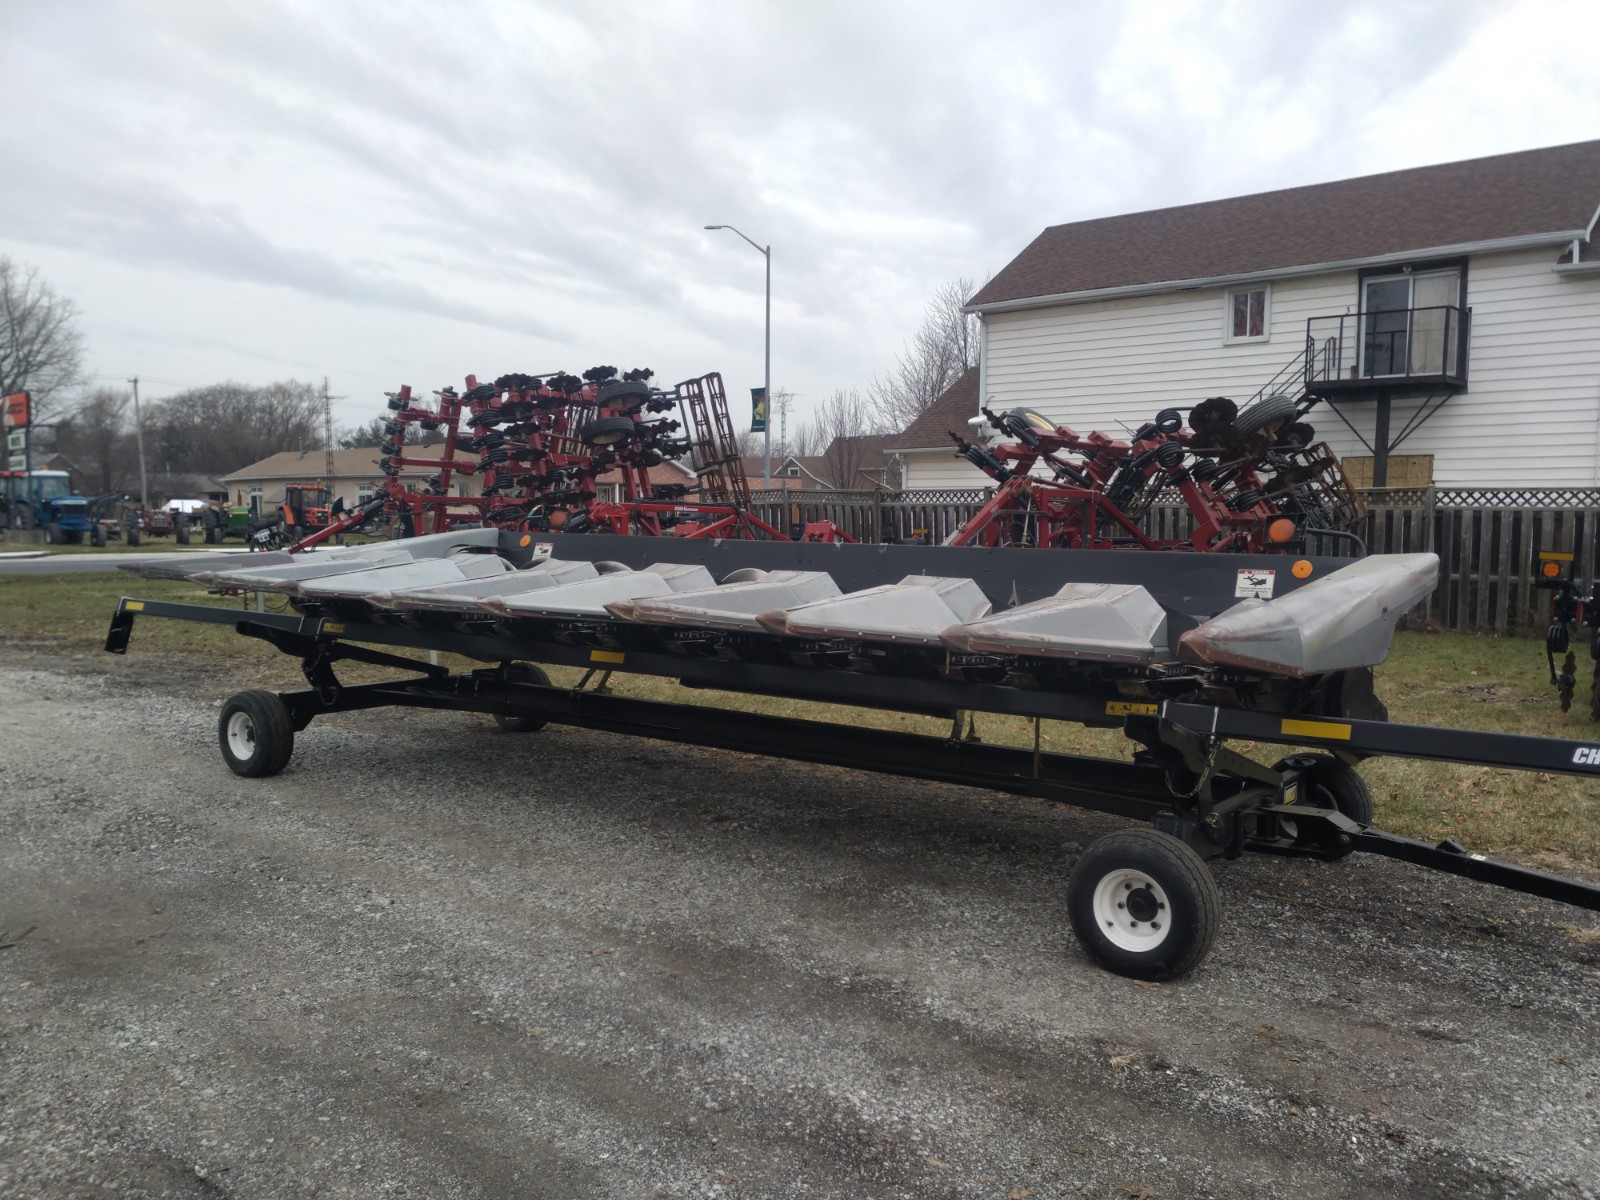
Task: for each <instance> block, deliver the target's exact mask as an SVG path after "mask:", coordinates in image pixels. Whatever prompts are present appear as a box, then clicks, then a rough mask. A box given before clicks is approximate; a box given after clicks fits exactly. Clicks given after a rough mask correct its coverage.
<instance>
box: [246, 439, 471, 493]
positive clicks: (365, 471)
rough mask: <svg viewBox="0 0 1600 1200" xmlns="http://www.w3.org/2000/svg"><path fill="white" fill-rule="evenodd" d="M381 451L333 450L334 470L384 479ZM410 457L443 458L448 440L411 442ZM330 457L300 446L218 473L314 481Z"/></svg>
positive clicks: (413, 470)
mask: <svg viewBox="0 0 1600 1200" xmlns="http://www.w3.org/2000/svg"><path fill="white" fill-rule="evenodd" d="M380 453H381V451H380V450H379V449H378V448H377V447H376V446H363V447H360V448H358V449H355V450H335V451H334V452H333V473H334V477H335V478H337V479H366V478H369V477H370V478H373V479H381V478H382V477H383V472H381V471H379V470H378V456H379V455H380ZM403 453H404V456H405V457H406V458H441V457H443V453H444V443H443V442H438V443H435V444H434V445H432V446H407V447H406V448H405V450H404V452H403ZM462 457H464V458H470V457H472V454H471V452H470V451H463V452H462ZM326 461H327V460H326V458H325V457H324V455H323V452H322V451H321V450H307V451H306V452H305V453H304V454H302V453H300V452H299V451H297V450H284V451H281V452H280V453H278V454H274V455H272V456H271V457H269V458H263V459H262V460H261V461H260V462H254V463H251V464H250V465H249V466H247V467H240V468H239V469H238V470H237V471H229V472H228V473H227V474H226V475H221V476H218V478H219V480H220V481H221V482H222V483H225V484H229V485H232V484H235V483H244V482H247V481H248V480H252V479H301V478H303V479H305V480H306V481H307V482H310V481H311V480H314V479H321V478H322V475H323V470H324V467H325V464H326ZM401 473H402V474H403V475H406V476H411V475H425V474H427V471H426V470H424V469H423V468H421V467H405V468H403V470H402V472H401Z"/></svg>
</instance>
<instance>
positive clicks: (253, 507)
mask: <svg viewBox="0 0 1600 1200" xmlns="http://www.w3.org/2000/svg"><path fill="white" fill-rule="evenodd" d="M249 504H250V511H251V512H253V513H256V514H258V515H259V514H260V512H261V489H260V488H258V487H253V488H251V489H250V501H249Z"/></svg>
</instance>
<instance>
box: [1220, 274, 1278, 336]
mask: <svg viewBox="0 0 1600 1200" xmlns="http://www.w3.org/2000/svg"><path fill="white" fill-rule="evenodd" d="M1267 296H1268V291H1267V288H1265V287H1255V288H1235V289H1234V290H1233V291H1231V292H1229V293H1228V324H1227V334H1226V336H1225V337H1224V338H1223V340H1224V341H1227V342H1264V341H1266V340H1267Z"/></svg>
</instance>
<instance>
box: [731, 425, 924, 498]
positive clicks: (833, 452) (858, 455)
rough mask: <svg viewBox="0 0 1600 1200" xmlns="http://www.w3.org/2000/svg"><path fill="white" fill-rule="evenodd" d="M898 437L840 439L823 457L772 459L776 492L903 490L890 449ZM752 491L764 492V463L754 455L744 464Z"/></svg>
mask: <svg viewBox="0 0 1600 1200" xmlns="http://www.w3.org/2000/svg"><path fill="white" fill-rule="evenodd" d="M897 436H898V435H895V434H889V433H863V434H857V435H855V436H850V437H846V436H840V437H836V438H834V439H833V441H831V442H829V443H828V448H827V449H826V450H824V451H823V452H822V453H821V454H782V453H779V452H776V451H775V452H774V453H773V456H772V490H773V491H780V490H788V491H795V490H802V491H817V490H835V491H848V492H861V491H871V490H872V489H873V488H884V487H887V488H889V489H891V490H893V489H896V488H898V487H899V462H898V461H897V459H896V457H895V454H894V452H893V450H892V449H890V445H889V444H890V443H891V442H892V441H895V440H896V438H897ZM740 462H741V463H742V464H743V466H744V475H745V479H746V480H747V481H748V482H749V484H750V490H751V491H760V490H761V485H762V481H763V477H764V471H763V467H764V465H765V463H764V459H763V458H762V456H761V455H751V456H748V457H746V458H743V459H741V460H740Z"/></svg>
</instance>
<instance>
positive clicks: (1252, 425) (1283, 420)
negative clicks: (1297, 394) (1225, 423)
mask: <svg viewBox="0 0 1600 1200" xmlns="http://www.w3.org/2000/svg"><path fill="white" fill-rule="evenodd" d="M1297 414H1298V410H1297V409H1296V407H1295V402H1294V398H1293V397H1291V396H1283V395H1278V396H1263V397H1262V398H1261V399H1260V400H1257V401H1256V402H1255V403H1254V404H1252V405H1251V406H1250V407H1249V408H1247V409H1245V410H1244V411H1243V412H1242V413H1240V414H1239V415H1238V416H1237V417H1236V418H1234V422H1233V425H1234V428H1235V429H1237V430H1238V431H1239V432H1240V433H1242V434H1244V435H1245V436H1246V437H1249V436H1250V435H1251V434H1252V433H1259V432H1261V431H1262V430H1267V429H1270V430H1275V429H1277V428H1278V426H1280V425H1284V424H1287V423H1288V422H1290V421H1293V420H1294V419H1295V417H1296V415H1297Z"/></svg>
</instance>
